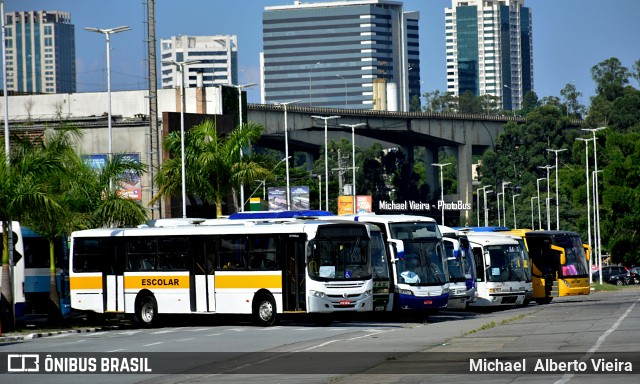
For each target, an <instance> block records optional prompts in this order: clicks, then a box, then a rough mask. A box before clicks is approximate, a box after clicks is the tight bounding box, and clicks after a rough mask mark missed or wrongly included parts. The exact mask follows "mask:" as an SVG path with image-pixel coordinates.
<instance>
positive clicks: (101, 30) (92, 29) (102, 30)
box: [2, 13, 131, 192]
mask: <svg viewBox="0 0 640 384" xmlns="http://www.w3.org/2000/svg"><path fill="white" fill-rule="evenodd" d="M2 18H4V13H3V14H2ZM84 29H85V31H89V32H96V33H102V34H104V36H105V38H106V40H107V119H108V122H107V126H108V127H109V161H111V158H112V156H113V130H112V126H111V34H113V33H119V32H125V31H129V30H131V28H130V27H128V26H126V25H123V26H120V27H115V28H95V27H85V28H84ZM3 34H4V30H3ZM3 44H4V39H3ZM5 90H6V87H5ZM5 95H6V92H5ZM5 105H6V104H5ZM5 109H6V108H5ZM5 121H6V119H5ZM112 190H113V179H111V178H109V191H110V192H111V191H112Z"/></svg>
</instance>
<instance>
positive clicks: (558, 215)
mask: <svg viewBox="0 0 640 384" xmlns="http://www.w3.org/2000/svg"><path fill="white" fill-rule="evenodd" d="M566 150H567V149H566V148H563V149H547V152H553V153H555V154H556V230H557V231H559V230H560V196H559V195H558V152H562V151H566Z"/></svg>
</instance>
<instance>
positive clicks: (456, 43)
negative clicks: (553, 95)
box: [445, 0, 533, 110]
mask: <svg viewBox="0 0 640 384" xmlns="http://www.w3.org/2000/svg"><path fill="white" fill-rule="evenodd" d="M531 33H532V28H531V10H530V9H529V8H527V7H525V6H524V0H452V6H451V8H446V9H445V34H446V52H447V56H446V60H447V91H448V92H452V93H453V94H454V95H456V96H459V95H461V94H463V93H464V92H466V91H470V92H472V93H473V94H474V95H476V96H480V95H485V94H489V95H493V96H497V97H499V98H500V100H501V101H502V108H503V109H505V110H518V109H520V108H522V100H523V97H524V95H525V94H526V93H527V92H528V91H532V90H533V56H532V52H533V48H532V42H531Z"/></svg>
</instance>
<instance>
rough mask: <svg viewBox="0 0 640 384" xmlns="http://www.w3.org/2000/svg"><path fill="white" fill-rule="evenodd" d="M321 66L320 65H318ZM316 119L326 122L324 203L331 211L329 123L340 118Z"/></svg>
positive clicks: (317, 117) (321, 117)
mask: <svg viewBox="0 0 640 384" xmlns="http://www.w3.org/2000/svg"><path fill="white" fill-rule="evenodd" d="M318 64H319V63H318ZM311 117H312V118H314V119H322V120H324V202H325V206H326V209H327V211H328V210H329V150H328V141H327V130H328V128H327V121H329V120H331V119H339V118H340V116H311Z"/></svg>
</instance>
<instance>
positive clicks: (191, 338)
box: [176, 337, 195, 341]
mask: <svg viewBox="0 0 640 384" xmlns="http://www.w3.org/2000/svg"><path fill="white" fill-rule="evenodd" d="M189 340H195V337H190V338H188V339H178V340H176V341H189Z"/></svg>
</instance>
